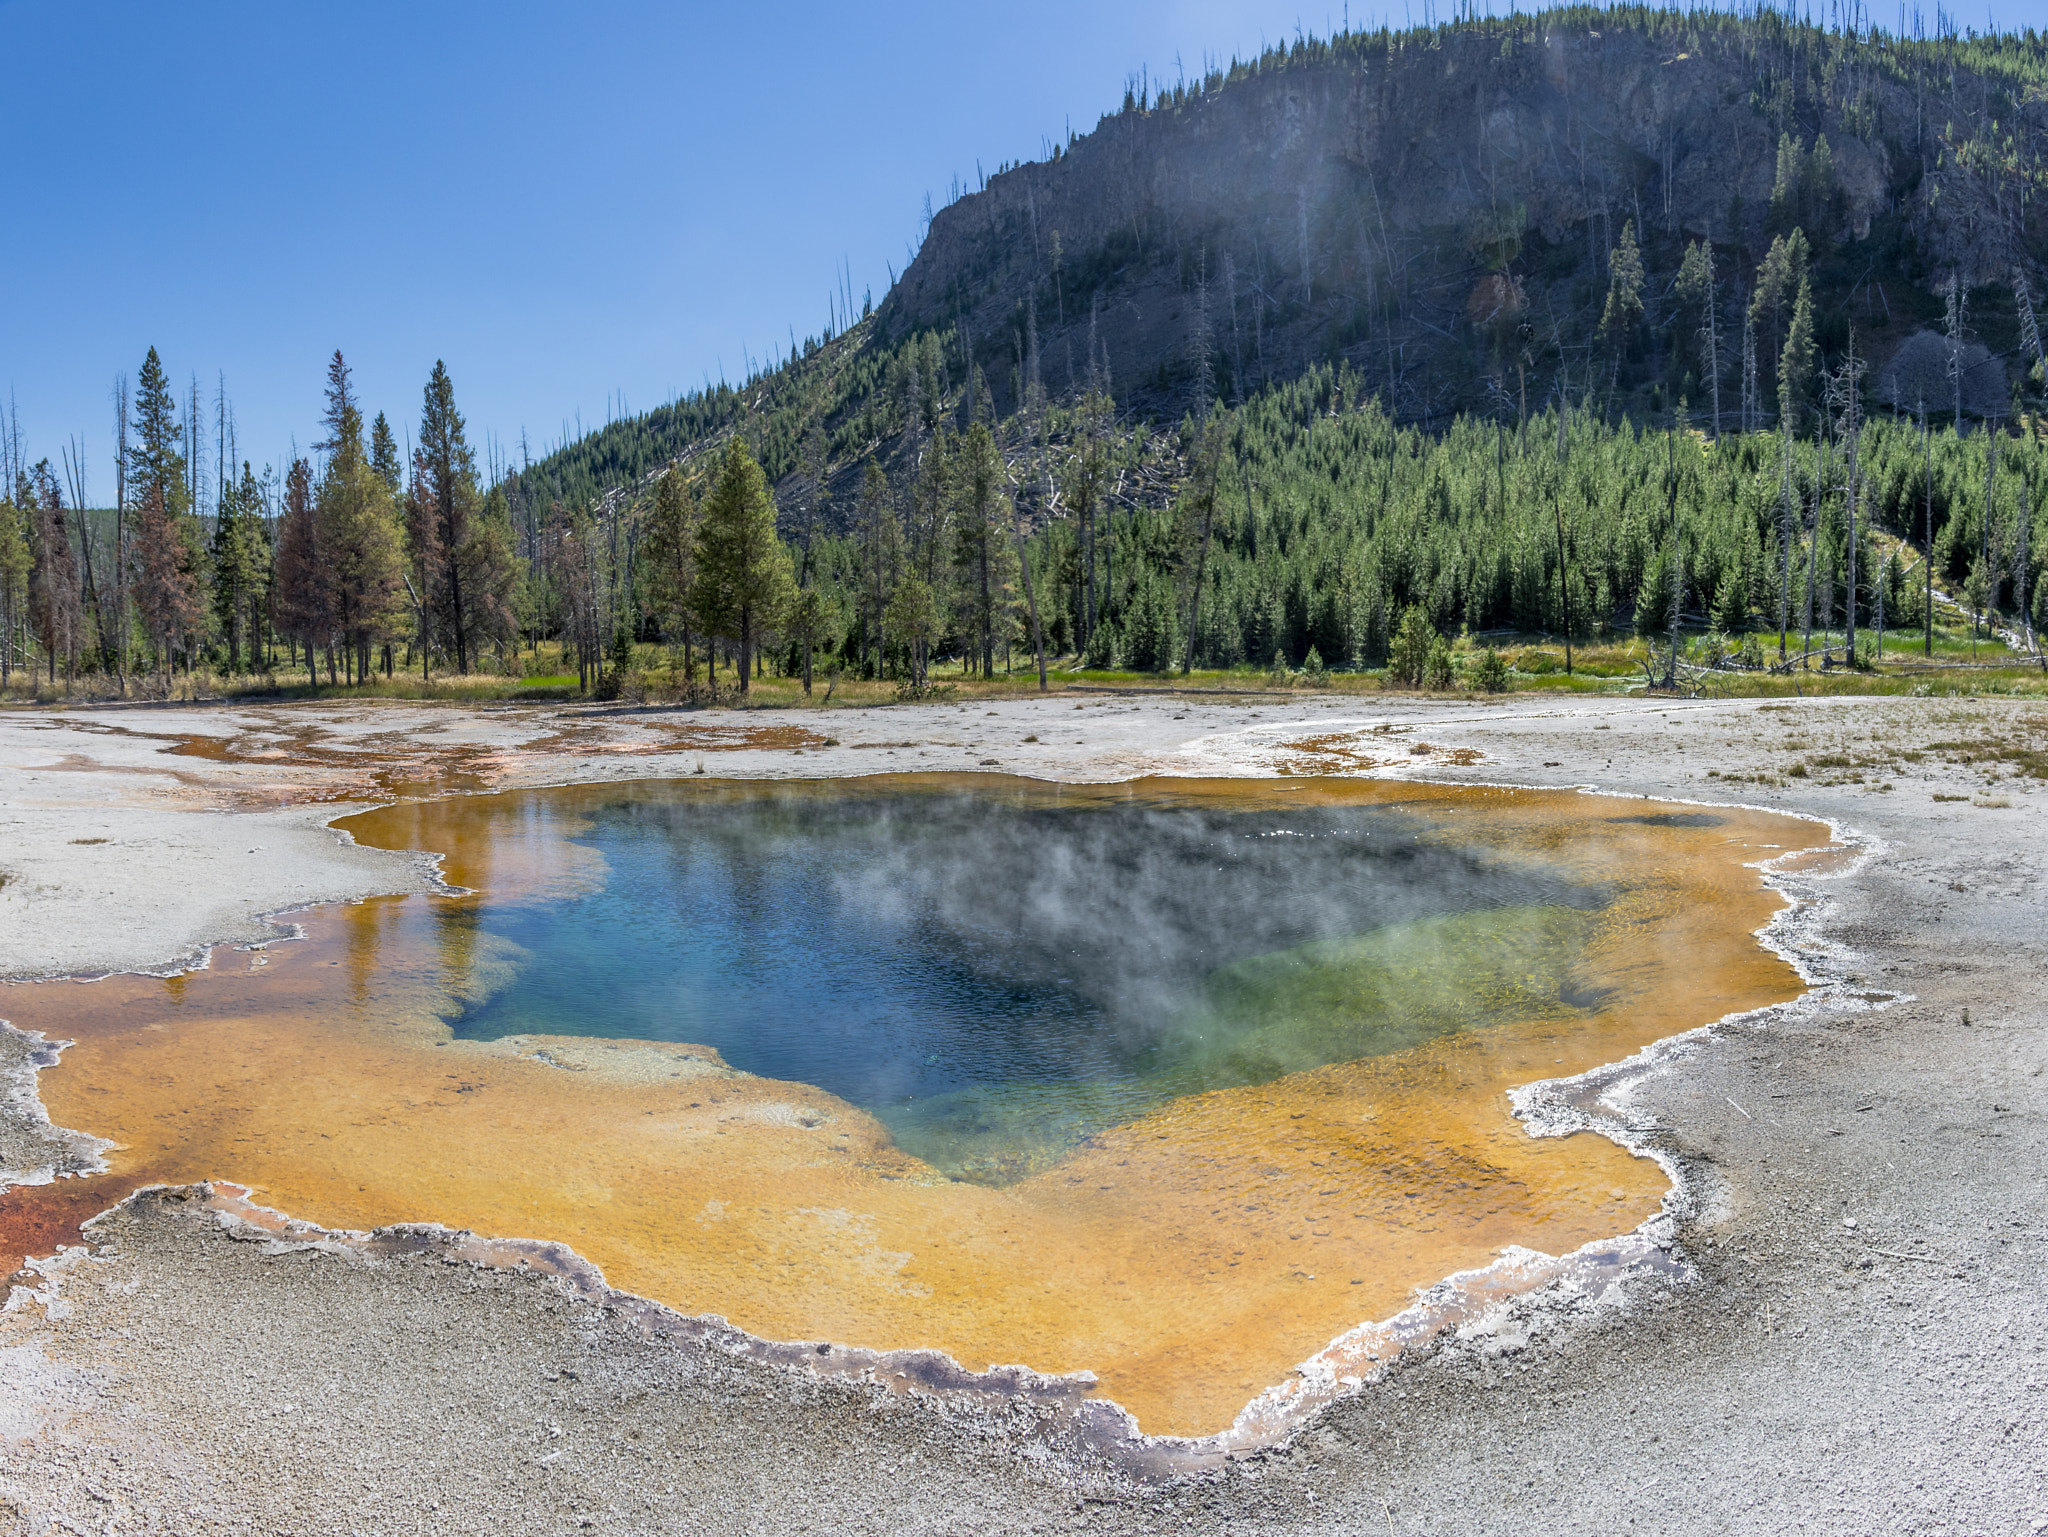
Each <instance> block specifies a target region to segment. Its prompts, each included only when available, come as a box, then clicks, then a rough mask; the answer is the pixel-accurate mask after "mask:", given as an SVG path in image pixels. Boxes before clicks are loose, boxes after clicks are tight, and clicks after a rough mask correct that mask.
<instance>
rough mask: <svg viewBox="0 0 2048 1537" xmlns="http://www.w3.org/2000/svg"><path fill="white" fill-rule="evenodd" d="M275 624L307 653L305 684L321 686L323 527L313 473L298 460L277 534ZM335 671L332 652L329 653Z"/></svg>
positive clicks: (325, 615) (325, 631) (325, 624)
mask: <svg viewBox="0 0 2048 1537" xmlns="http://www.w3.org/2000/svg"><path fill="white" fill-rule="evenodd" d="M271 601H272V603H273V605H274V610H273V613H272V622H273V623H274V624H275V625H276V626H277V628H278V630H279V631H280V632H281V633H282V634H284V635H285V636H287V637H288V638H290V639H291V640H292V641H294V642H295V643H297V644H298V645H302V646H304V647H305V648H306V674H307V681H308V682H309V683H312V684H314V685H316V686H317V685H318V684H319V682H320V671H319V667H318V664H317V648H319V647H320V646H322V645H325V644H326V642H327V637H328V635H329V633H330V629H331V620H330V615H329V611H328V603H327V575H326V566H325V563H324V561H323V560H322V557H321V551H320V522H319V518H318V517H317V516H316V515H315V513H314V510H313V467H312V465H310V464H308V463H307V462H306V461H305V460H304V459H294V460H293V461H292V464H291V469H290V470H289V471H287V472H286V474H285V481H284V513H283V515H282V516H281V517H280V518H279V519H278V528H277V580H276V583H275V585H274V586H273V588H272V592H271ZM327 659H328V666H329V669H330V674H331V669H332V667H333V662H334V651H333V648H332V647H331V646H329V647H328V652H327Z"/></svg>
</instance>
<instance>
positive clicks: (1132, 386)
mask: <svg viewBox="0 0 2048 1537" xmlns="http://www.w3.org/2000/svg"><path fill="white" fill-rule="evenodd" d="M2044 74H2048V70H2044V54H2043V50H2042V48H2041V46H2040V45H2039V43H2038V42H2036V41H2034V40H2032V39H2028V40H2017V39H2000V40H1995V41H1993V42H1984V41H1980V40H1956V39H1943V40H1937V41H1933V42H1928V43H1921V44H1906V45H1900V44H1898V43H1895V42H1893V41H1889V40H1885V39H1882V38H1876V37H1872V36H1870V35H1868V34H1866V35H1864V36H1863V37H1861V38H1857V37H1851V36H1846V35H1843V34H1840V33H1829V32H1825V31H1822V30H1820V29H1817V28H1813V27H1806V26H1800V25H1795V24H1791V23H1787V22H1785V21H1783V20H1782V19H1780V18H1777V17H1774V16H1769V15H1765V16H1763V17H1760V18H1756V19H1751V20H1740V19H1737V18H1733V17H1727V16H1692V17H1685V16H1677V15H1672V14H1669V13H1663V12H1653V11H1646V10H1641V9H1634V8H1630V9H1620V10H1614V11H1607V12H1599V11H1592V10H1578V11H1570V12H1558V13H1552V14H1550V15H1547V16H1541V17H1524V18H1518V19H1516V20H1513V21H1501V22H1470V23H1464V24H1460V25H1455V26H1444V27H1439V28H1436V29H1433V30H1426V31H1414V32H1408V33H1399V34H1397V33H1384V32H1382V33H1376V34H1371V35H1359V34H1349V35H1343V36H1340V37H1338V38H1337V39H1335V40H1334V41H1331V42H1327V43H1319V42H1314V41H1309V42H1304V43H1302V44H1299V45H1297V46H1294V47H1292V48H1288V49H1284V50H1279V51H1276V52H1273V53H1269V54H1268V55H1267V56H1266V57H1264V58H1263V59H1261V60H1259V61H1258V62H1257V63H1255V64H1252V65H1249V66H1238V67H1235V68H1233V69H1232V70H1231V71H1229V72H1228V73H1222V72H1219V73H1216V74H1212V75H1210V76H1209V77H1208V78H1206V79H1204V80H1200V81H1192V82H1188V83H1186V84H1185V85H1180V86H1175V87H1174V88H1172V89H1170V90H1168V91H1166V92H1164V93H1162V94H1161V95H1159V96H1158V97H1156V98H1152V99H1149V100H1144V101H1140V100H1137V99H1136V98H1132V99H1129V100H1127V101H1126V103H1125V105H1124V108H1123V110H1122V111H1120V112H1118V113H1116V114H1114V115H1112V116H1110V117H1107V118H1105V119H1104V120H1103V121H1102V122H1101V124H1100V125H1099V126H1098V127H1097V128H1096V130H1095V131H1094V132H1093V133H1091V134H1088V135H1086V136H1084V137H1080V138H1077V139H1075V140H1074V141H1073V142H1072V143H1071V144H1069V145H1067V146H1064V147H1062V149H1061V150H1060V152H1059V153H1058V154H1056V155H1055V157H1054V158H1053V159H1051V160H1049V161H1045V162H1040V163H1035V164H1030V165H1022V166H1018V167H1016V168H1014V169H1011V170H1007V171H1005V172H1004V173H1002V174H1000V175H998V176H996V177H994V178H993V179H991V180H990V181H989V183H988V184H987V186H986V188H985V189H983V190H980V191H977V192H975V193H973V194H972V195H970V196H967V197H963V198H962V199H960V200H959V201H958V202H956V203H954V204H952V205H951V206H949V207H948V208H946V209H945V210H944V211H942V212H941V213H940V214H939V215H938V216H937V217H936V218H935V219H934V220H933V222H932V225H931V229H930V232H929V234H928V236H927V238H926V240H925V242H924V245H923V248H922V249H921V250H920V252H919V253H918V256H917V259H916V260H915V261H914V262H913V263H912V265H911V266H910V268H909V270H908V271H907V272H905V274H904V275H903V278H902V280H901V281H900V282H899V283H898V284H897V285H896V287H895V289H894V290H893V291H892V292H891V293H890V295H889V296H888V300H887V302H886V303H885V304H884V305H883V307H882V312H881V313H882V320H883V326H884V334H885V335H889V334H897V335H900V334H902V333H904V332H906V331H909V330H912V329H916V328H925V327H930V328H946V327H957V328H958V329H959V330H960V331H961V332H962V333H963V334H964V335H965V336H966V338H967V339H968V340H969V342H970V345H971V346H972V349H973V356H974V359H975V361H976V362H977V363H978V364H979V365H980V366H981V367H982V369H983V370H984V371H985V373H986V375H987V377H988V380H989V384H990V388H991V391H992V393H993V396H994V399H995V402H996V405H997V409H998V410H1005V409H1007V408H1008V407H1009V406H1010V405H1011V404H1012V402H1013V401H1014V399H1015V397H1016V395H1017V393H1018V392H1019V391H1020V390H1022V389H1023V388H1024V386H1025V382H1026V380H1027V378H1028V377H1029V375H1030V373H1031V371H1032V361H1031V354H1032V350H1033V349H1032V338H1033V331H1034V329H1035V332H1036V350H1037V364H1036V367H1037V372H1038V375H1039V377H1040V378H1041V380H1042V381H1043V383H1044V385H1045V387H1046V388H1047V390H1048V391H1049V392H1050V393H1051V394H1053V395H1054V396H1057V395H1058V394H1059V393H1061V392H1062V391H1064V390H1067V389H1069V388H1074V387H1077V386H1078V385H1080V384H1083V383H1085V381H1086V378H1087V373H1088V369H1089V366H1090V358H1091V350H1092V356H1093V358H1094V360H1095V366H1096V367H1097V368H1098V369H1104V370H1106V372H1107V375H1108V377H1109V379H1110V381H1111V385H1112V387H1113V389H1114V391H1115V393H1116V394H1117V395H1118V397H1119V399H1121V400H1126V401H1131V402H1138V401H1142V402H1143V403H1144V404H1145V405H1147V406H1148V407H1149V408H1150V409H1152V410H1153V411H1155V412H1160V413H1166V414H1172V413H1173V412H1174V409H1175V407H1176V406H1177V405H1183V404H1186V403H1188V402H1189V401H1191V400H1192V398H1193V395H1194V392H1195V387H1196V385H1197V383H1198V381H1199V380H1200V379H1201V378H1202V377H1203V376H1204V372H1205V363H1206V372H1207V373H1208V375H1210V376H1213V378H1214V381H1215V384H1216V387H1217V389H1218V390H1219V392H1220V393H1221V394H1223V395H1224V396H1226V397H1228V396H1230V395H1232V394H1233V393H1236V392H1249V391H1250V390H1252V389H1254V388H1256V387H1257V386H1259V385H1261V384H1263V383H1265V382H1268V381H1270V380H1273V379H1280V378H1288V377H1292V376H1293V375H1295V374H1297V373H1299V372H1300V370H1301V369H1302V368H1303V367H1304V366H1305V365H1306V364H1307V363H1309V362H1313V361H1334V360H1336V359H1339V358H1343V359H1348V360H1349V361H1350V362H1351V363H1352V364H1353V365H1354V366H1355V367H1357V368H1358V369H1360V370H1361V371H1362V372H1363V373H1365V374H1366V375H1367V376H1368V377H1369V378H1372V379H1374V380H1375V381H1378V382H1379V383H1380V386H1381V388H1382V389H1383V390H1384V392H1385V395H1386V398H1387V400H1388V402H1389V404H1390V406H1391V408H1392V409H1393V410H1394V412H1395V414H1396V415H1397V416H1399V417H1401V418H1403V419H1408V420H1415V419H1420V420H1425V421H1438V422H1440V421H1443V420H1444V419H1446V418H1447V417H1448V415H1449V414H1450V413H1453V412H1455V411H1459V410H1472V409H1477V408H1481V407H1483V406H1484V405H1485V404H1486V402H1487V398H1488V395H1489V386H1488V380H1489V377H1490V376H1500V375H1516V368H1515V365H1516V364H1517V363H1518V362H1519V363H1520V364H1521V365H1522V369H1521V373H1522V374H1524V375H1525V374H1527V373H1528V372H1530V371H1532V370H1533V371H1534V372H1536V373H1537V374H1539V375H1540V376H1541V378H1542V380H1543V383H1544V384H1545V385H1546V386H1547V384H1548V382H1549V381H1550V380H1552V379H1554V378H1555V377H1556V376H1557V375H1558V373H1559V372H1560V371H1563V372H1565V373H1567V374H1571V375H1573V376H1574V377H1581V378H1583V377H1585V376H1586V375H1587V374H1588V372H1589V371H1590V372H1592V373H1594V374H1599V373H1602V372H1609V373H1611V369H1609V368H1607V367H1605V366H1604V365H1609V364H1611V363H1612V361H1613V360H1612V359H1611V358H1610V357H1608V356H1606V353H1605V350H1604V349H1603V348H1602V346H1601V338H1600V337H1599V336H1598V335H1597V334H1596V333H1597V330H1598V322H1599V319H1600V316H1601V312H1602V308H1603V304H1604V300H1605V297H1606V290H1607V287H1608V280H1609V276H1610V252H1612V251H1613V250H1614V248H1615V247H1616V246H1617V244H1618V243H1619V241H1620V237H1621V233H1622V229H1623V226H1624V225H1625V224H1631V225H1633V233H1634V235H1635V237H1636V238H1637V240H1638V241H1640V242H1641V247H1642V254H1643V260H1644V265H1645V268H1646V276H1647V282H1646V288H1645V293H1644V300H1645V306H1646V315H1645V322H1646V324H1645V328H1644V330H1645V334H1644V335H1642V336H1641V337H1639V338H1634V339H1632V341H1633V345H1632V347H1631V349H1630V352H1631V355H1630V356H1627V357H1625V358H1624V359H1623V369H1622V379H1623V380H1624V381H1626V380H1628V379H1630V378H1633V379H1634V381H1635V383H1636V384H1637V386H1638V387H1642V388H1650V387H1654V386H1656V385H1659V384H1669V385H1671V386H1674V387H1678V388H1683V387H1684V384H1685V382H1686V381H1685V374H1686V373H1687V372H1688V371H1692V372H1693V373H1694V379H1693V387H1692V389H1691V390H1690V392H1689V393H1690V395H1691V398H1692V403H1693V404H1694V405H1695V406H1696V407H1697V406H1699V405H1701V404H1702V403H1703V400H1704V397H1705V394H1706V386H1705V385H1703V384H1702V383H1701V382H1700V381H1699V379H1698V370H1699V368H1700V366H1701V360H1700V358H1699V357H1698V355H1697V350H1698V349H1696V348H1695V347H1693V346H1691V345H1690V342H1691V338H1690V336H1689V335H1679V336H1675V337H1674V336H1673V335H1672V334H1671V333H1672V331H1673V326H1672V324H1671V322H1672V321H1673V320H1674V319H1675V318H1677V309H1678V306H1677V303H1676V299H1675V296H1674V293H1673V287H1674V280H1675V279H1676V277H1677V275H1678V270H1679V267H1680V264H1681V261H1682V258H1683V255H1684V249H1685V246H1686V244H1687V243H1688V242H1690V241H1694V240H1699V241H1705V242H1709V243H1711V246H1712V248H1713V250H1714V252H1715V255H1716V259H1717V260H1716V265H1717V268H1718V276H1719V278H1720V280H1721V282H1720V290H1721V291H1720V294H1719V299H1720V314H1719V316H1718V319H1719V323H1720V324H1721V326H1722V327H1723V328H1724V330H1725V331H1726V336H1725V338H1724V339H1723V341H1722V345H1721V347H1720V354H1721V361H1722V364H1723V371H1724V378H1723V381H1722V384H1723V394H1724V410H1727V409H1729V408H1730V402H1731V401H1732V400H1734V399H1735V398H1736V397H1738V396H1739V392H1740V381H1739V379H1738V378H1736V377H1735V374H1736V371H1737V369H1738V368H1739V364H1740V338H1739V328H1740V325H1741V320H1742V306H1741V302H1740V301H1741V296H1742V295H1743V294H1744V293H1745V292H1747V291H1748V290H1749V289H1750V288H1752V287H1753V285H1754V281H1755V271H1756V268H1757V266H1758V265H1759V263H1761V262H1762V261H1763V260H1764V258H1765V257H1766V255H1767V254H1768V251H1769V247H1770V244H1771V241H1772V239H1773V237H1774V236H1777V235H1782V234H1786V233H1788V232H1789V230H1790V229H1791V228H1793V227H1795V226H1803V227H1804V229H1805V232H1806V234H1807V236H1808V237H1809V241H1810V244H1811V247H1812V251H1813V276H1814V282H1815V297H1816V301H1817V310H1818V312H1819V320H1820V327H1821V332H1822V335H1821V343H1822V349H1823V351H1824V352H1832V351H1834V350H1837V349H1838V348H1839V347H1840V346H1841V345H1842V344H1843V343H1844V342H1845V341H1846V338H1847V332H1848V328H1849V326H1850V324H1851V323H1853V324H1854V325H1855V326H1856V327H1857V329H1858V330H1859V331H1860V332H1864V333H1867V335H1868V342H1869V349H1870V351H1871V353H1872V355H1874V356H1876V357H1877V359H1878V363H1877V366H1876V367H1874V368H1873V370H1872V374H1871V383H1872V385H1873V387H1875V386H1876V385H1877V384H1878V383H1879V382H1880V381H1881V379H1882V375H1883V362H1884V359H1885V356H1886V354H1887V350H1888V349H1889V348H1892V347H1896V346H1897V345H1898V344H1899V343H1901V342H1902V341H1903V340H1904V339H1905V337H1906V336H1907V335H1909V334H1910V333H1911V332H1912V331H1913V330H1914V329H1916V328H1917V327H1918V326H1919V325H1920V324H1921V323H1922V322H1924V321H1927V320H1930V319H1933V320H1937V321H1938V319H1939V317H1940V314H1941V301H1940V299H1939V298H1938V297H1937V295H1936V293H1935V289H1936V288H1937V287H1938V286H1939V285H1941V284H1942V283H1943V282H1945V281H1946V280H1947V279H1948V278H1949V277H1950V276H1951V275H1953V274H1954V273H1956V272H1960V273H1961V274H1962V275H1963V278H1964V282H1965V284H1966V285H1968V286H1969V287H1971V288H1976V289H1990V290H1993V291H1992V292H1989V293H1985V294H1981V295H1976V296H1973V298H1974V300H1975V302H1974V304H1973V309H1974V315H1975V319H1974V320H1973V321H1972V322H1971V328H1972V329H1973V330H1974V331H1977V332H1980V333H1981V334H1982V335H1983V336H1984V337H1985V338H1986V339H1987V340H1989V341H1990V342H1991V345H1992V350H1993V351H2011V350H2013V348H2014V347H2016V346H2017V344H2018V341H2019V338H2018V335H2017V331H2016V327H2015V313H2014V309H2013V304H2012V300H2011V292H2010V287H2011V282H2012V278H2013V274H2014V272H2015V271H2016V270H2019V269H2031V266H2032V264H2033V263H2034V262H2035V261H2036V260H2037V259H2038V258H2039V257H2040V256H2041V255H2042V254H2043V244H2042V236H2043V230H2042V224H2041V220H2040V215H2039V210H2038V209H2037V207H2036V206H2035V194H2036V192H2037V191H2038V188H2039V186H2040V176H2041V166H2040V163H2039V144H2040V141H2041V130H2042V128H2043V127H2044V126H2048V102H2044V100H2043V96H2042V88H2043V79H2044ZM1788 140H1789V143H1788ZM1822 140H1825V143H1826V149H1825V150H1820V149H1819V146H1820V141H1822ZM1817 150H1818V151H1819V153H1818V155H1816V151H1817ZM1684 329H1685V331H1687V332H1689V331H1690V330H1691V329H1692V326H1691V325H1687V326H1686V327H1685V328H1684ZM1204 333H1206V339H1205V334H1204ZM1205 340H1206V345H1205ZM1762 351H1763V353H1764V354H1765V355H1764V356H1763V358H1762V372H1763V375H1764V379H1765V383H1766V384H1768V381H1769V378H1770V376H1771V373H1772V370H1773V365H1774V363H1775V358H1774V356H1772V355H1770V354H1771V348H1770V347H1769V345H1768V343H1767V342H1766V343H1764V344H1763V345H1762ZM1205 354H1206V358H1205ZM1522 382H1524V380H1523V379H1522V378H1521V377H1520V376H1516V378H1515V383H1516V385H1519V384H1521V383H1522ZM1636 403H1637V404H1638V405H1646V404H1651V402H1648V401H1643V400H1638V401H1637V402H1636ZM1773 403H1774V402H1773Z"/></svg>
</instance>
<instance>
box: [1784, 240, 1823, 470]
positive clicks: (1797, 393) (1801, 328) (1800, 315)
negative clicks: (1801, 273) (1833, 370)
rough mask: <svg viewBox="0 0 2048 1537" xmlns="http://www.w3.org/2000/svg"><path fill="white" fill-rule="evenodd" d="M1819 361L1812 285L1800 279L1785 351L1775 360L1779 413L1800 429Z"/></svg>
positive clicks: (1794, 428) (1795, 428)
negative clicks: (1803, 410) (1815, 341)
mask: <svg viewBox="0 0 2048 1537" xmlns="http://www.w3.org/2000/svg"><path fill="white" fill-rule="evenodd" d="M1819 363H1820V349H1819V348H1818V347H1817V346H1816V345H1815V343H1814V339H1813V285H1812V284H1811V283H1810V282H1809V281H1808V280H1807V279H1805V278H1801V279H1800V280H1799V298H1798V300H1797V301H1796V302H1795V303H1794V304H1793V306H1792V324H1791V325H1790V326H1788V327H1787V328H1786V330H1785V354H1784V356H1783V357H1782V358H1780V359H1779V362H1778V414H1779V415H1780V416H1781V417H1782V418H1783V419H1784V421H1786V422H1787V423H1788V424H1790V426H1791V428H1792V430H1793V431H1795V432H1797V431H1798V430H1799V420H1800V411H1801V406H1802V405H1803V404H1804V402H1805V400H1806V394H1807V390H1808V388H1809V387H1810V386H1811V384H1812V382H1813V374H1814V370H1815V368H1817V367H1818V366H1819Z"/></svg>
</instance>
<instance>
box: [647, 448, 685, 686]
mask: <svg viewBox="0 0 2048 1537" xmlns="http://www.w3.org/2000/svg"><path fill="white" fill-rule="evenodd" d="M696 559H697V501H696V498H695V497H693V496H691V494H690V483H689V481H688V480H687V479H685V478H684V475H683V471H682V468H681V466H679V465H673V464H672V465H670V466H669V467H668V468H667V469H666V470H664V471H662V474H661V478H660V479H659V480H657V481H656V482H655V483H654V507H653V509H652V510H651V511H650V512H649V514H648V518H647V527H646V529H645V531H644V532H643V533H642V535H641V540H640V580H641V593H640V601H641V604H642V608H643V612H645V613H646V614H648V615H649V616H650V617H651V618H653V620H654V621H655V624H656V625H657V626H658V627H659V629H660V631H661V634H662V637H663V638H664V639H665V640H669V641H670V642H671V643H673V642H674V641H676V640H680V641H681V642H682V646H683V676H684V677H686V678H691V679H694V678H695V677H696V675H697V671H696V662H695V660H694V658H692V656H691V655H690V627H689V606H690V584H691V582H692V581H693V580H694V578H695V575H696Z"/></svg>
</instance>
